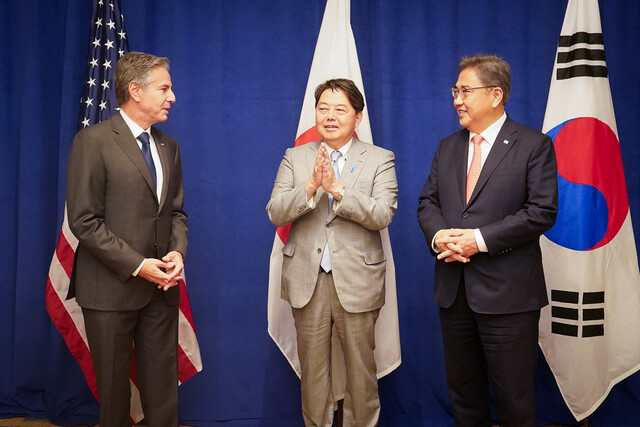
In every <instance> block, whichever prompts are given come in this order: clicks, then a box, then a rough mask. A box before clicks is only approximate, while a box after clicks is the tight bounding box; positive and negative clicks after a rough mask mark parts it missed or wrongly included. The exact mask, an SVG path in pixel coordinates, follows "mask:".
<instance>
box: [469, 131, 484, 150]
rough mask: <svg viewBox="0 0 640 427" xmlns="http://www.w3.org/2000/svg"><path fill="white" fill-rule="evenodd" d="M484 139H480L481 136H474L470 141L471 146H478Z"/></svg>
mask: <svg viewBox="0 0 640 427" xmlns="http://www.w3.org/2000/svg"><path fill="white" fill-rule="evenodd" d="M483 139H484V138H482V135H480V134H478V135H476V136H474V137H473V138H471V140H472V141H473V146H474V147H477V146H478V145H480V144H481V143H482V140H483Z"/></svg>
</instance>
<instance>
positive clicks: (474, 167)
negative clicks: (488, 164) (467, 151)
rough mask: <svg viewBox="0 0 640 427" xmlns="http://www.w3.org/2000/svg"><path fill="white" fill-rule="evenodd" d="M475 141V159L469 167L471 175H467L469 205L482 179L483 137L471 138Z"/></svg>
mask: <svg viewBox="0 0 640 427" xmlns="http://www.w3.org/2000/svg"><path fill="white" fill-rule="evenodd" d="M471 140H472V141H473V158H472V159H471V167H469V173H467V203H469V199H470V198H471V194H473V189H474V188H476V183H477V182H478V178H479V177H480V171H481V170H482V149H481V148H480V144H482V135H476V136H474V137H473V138H471Z"/></svg>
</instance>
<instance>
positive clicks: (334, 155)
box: [331, 150, 342, 162]
mask: <svg viewBox="0 0 640 427" xmlns="http://www.w3.org/2000/svg"><path fill="white" fill-rule="evenodd" d="M340 156H342V153H341V152H340V150H336V151H334V152H332V153H331V161H332V162H336V161H338V159H339V158H340Z"/></svg>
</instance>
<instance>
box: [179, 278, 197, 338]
mask: <svg viewBox="0 0 640 427" xmlns="http://www.w3.org/2000/svg"><path fill="white" fill-rule="evenodd" d="M178 289H179V290H180V311H181V312H182V314H184V317H185V318H186V319H187V321H188V322H189V324H190V325H191V329H193V333H194V334H195V333H196V324H195V322H194V321H193V313H192V312H191V302H190V301H189V294H188V293H187V285H186V283H185V282H184V280H180V282H179V283H178Z"/></svg>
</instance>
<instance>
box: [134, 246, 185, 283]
mask: <svg viewBox="0 0 640 427" xmlns="http://www.w3.org/2000/svg"><path fill="white" fill-rule="evenodd" d="M183 269H184V263H183V261H182V254H181V253H180V252H178V251H171V252H169V253H168V254H166V255H165V256H164V257H162V259H161V260H159V259H155V258H147V259H146V260H145V262H144V264H142V268H141V269H140V271H139V272H138V276H140V277H142V278H143V279H146V280H148V281H150V282H151V283H155V284H156V285H157V286H158V289H163V290H165V291H167V290H168V289H169V288H171V287H172V286H175V285H177V284H178V281H179V280H180V279H182V270H183Z"/></svg>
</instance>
